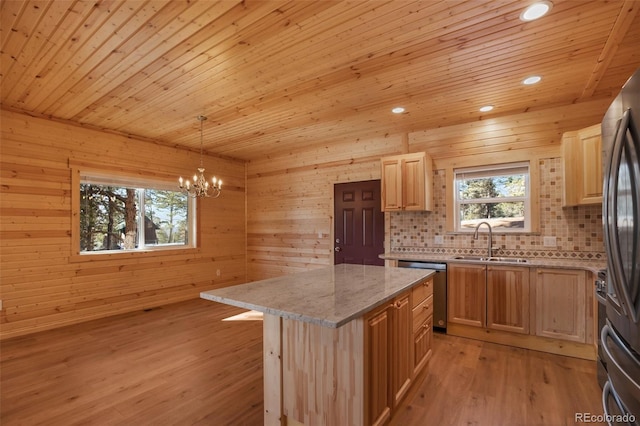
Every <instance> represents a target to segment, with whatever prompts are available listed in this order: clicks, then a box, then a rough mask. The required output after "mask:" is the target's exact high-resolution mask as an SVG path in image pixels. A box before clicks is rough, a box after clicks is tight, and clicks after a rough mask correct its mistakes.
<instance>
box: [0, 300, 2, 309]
mask: <svg viewBox="0 0 640 426" xmlns="http://www.w3.org/2000/svg"><path fill="white" fill-rule="evenodd" d="M1 310H2V300H0V311H1Z"/></svg>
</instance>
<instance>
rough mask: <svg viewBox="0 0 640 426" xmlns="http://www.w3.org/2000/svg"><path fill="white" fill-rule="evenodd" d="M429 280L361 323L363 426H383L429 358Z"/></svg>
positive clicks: (431, 307) (430, 290) (377, 310)
mask: <svg viewBox="0 0 640 426" xmlns="http://www.w3.org/2000/svg"><path fill="white" fill-rule="evenodd" d="M432 294H433V279H432V278H429V279H427V280H426V281H424V282H423V283H421V284H418V285H416V286H415V287H414V288H413V289H412V290H409V291H407V292H405V293H402V294H400V295H399V296H397V297H396V298H395V299H394V300H392V301H391V302H389V303H387V304H386V305H385V306H381V307H380V308H378V309H376V310H374V311H372V312H371V313H369V314H368V315H367V316H366V319H365V347H366V352H365V353H366V354H367V355H366V357H367V359H366V363H365V374H366V380H365V392H366V394H367V396H366V398H367V404H366V408H365V411H366V416H365V424H368V425H383V424H385V423H386V422H387V421H388V420H389V419H390V418H391V415H392V414H393V410H394V409H395V407H397V406H398V405H399V403H400V401H401V400H402V398H403V397H404V396H405V395H406V393H407V391H408V390H409V388H410V386H411V385H412V383H413V380H414V378H415V377H416V375H417V374H419V373H420V372H421V371H422V369H423V368H424V367H425V365H426V364H427V361H428V360H429V358H430V356H431V340H432V335H433V328H432V325H433V296H432Z"/></svg>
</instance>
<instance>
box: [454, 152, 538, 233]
mask: <svg viewBox="0 0 640 426" xmlns="http://www.w3.org/2000/svg"><path fill="white" fill-rule="evenodd" d="M454 181H455V182H454V183H455V185H454V187H455V196H454V200H455V210H454V215H455V216H456V217H455V221H454V223H455V231H458V232H465V231H473V230H475V227H476V226H477V225H478V224H479V223H480V222H483V221H484V222H488V223H489V224H490V225H491V227H492V228H493V230H494V231H498V232H530V231H531V214H530V212H531V203H530V198H531V193H530V189H529V188H530V183H529V163H513V164H500V165H494V166H491V167H473V168H465V169H455V170H454Z"/></svg>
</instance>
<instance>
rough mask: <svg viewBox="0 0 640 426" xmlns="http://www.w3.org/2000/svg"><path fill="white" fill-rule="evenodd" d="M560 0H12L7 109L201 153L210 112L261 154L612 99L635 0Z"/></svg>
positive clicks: (630, 62) (630, 61) (225, 134)
mask: <svg viewBox="0 0 640 426" xmlns="http://www.w3.org/2000/svg"><path fill="white" fill-rule="evenodd" d="M553 3H554V7H553V9H552V10H551V12H550V13H549V14H548V15H547V16H545V17H544V18H542V19H541V20H538V21H534V22H528V23H525V22H522V21H520V20H519V15H520V13H521V11H522V9H523V7H525V6H526V4H525V3H523V2H522V1H520V0H503V1H495V0H472V1H469V0H467V1H424V0H403V1H393V0H385V1H382V0H380V1H375V2H373V3H370V2H366V1H354V2H344V1H307V0H260V1H240V0H227V1H205V0H198V1H189V2H175V1H169V0H138V1H135V2H134V3H131V2H128V1H126V0H114V1H109V2H98V3H95V2H94V1H89V0H80V1H76V2H66V1H40V0H11V1H3V2H2V3H1V5H0V14H1V17H0V19H1V22H0V24H1V25H0V29H1V31H2V32H1V36H2V37H1V42H0V43H1V49H0V58H1V61H0V75H2V80H1V82H0V86H1V87H0V89H1V90H0V93H1V96H2V105H3V108H8V109H12V110H18V111H24V112H27V113H30V114H33V115H38V116H41V117H52V118H54V119H57V120H64V121H65V122H69V123H70V122H73V123H82V124H83V125H86V126H91V127H93V128H95V129H102V130H106V131H109V132H117V133H120V134H123V135H136V138H138V139H147V140H153V141H161V142H163V143H164V144H166V145H168V146H182V147H187V148H191V149H197V148H198V142H199V140H198V138H197V137H194V136H195V132H196V130H197V128H198V124H197V123H196V121H195V119H194V118H195V117H196V116H198V115H200V114H204V115H207V116H208V117H209V119H210V120H209V121H208V122H207V125H206V126H205V149H206V150H208V151H210V152H211V153H215V154H218V155H227V156H232V157H234V158H240V159H244V160H255V159H261V158H265V157H267V156H273V155H275V156H278V155H283V154H286V153H288V152H290V151H292V150H295V149H297V148H298V147H300V145H304V146H311V145H313V146H316V147H322V146H323V145H325V144H326V143H327V142H329V143H340V142H343V141H352V140H355V139H358V138H361V139H372V138H381V137H384V136H385V135H388V134H407V133H410V132H413V131H419V130H424V129H435V128H441V127H447V126H452V125H458V124H461V123H473V122H477V121H479V120H480V119H483V118H488V117H500V116H504V115H513V114H516V113H523V112H527V111H539V110H541V109H546V108H548V107H550V106H567V105H572V104H574V103H578V104H579V103H583V102H585V101H589V100H591V99H599V100H608V99H611V97H612V96H613V95H614V94H615V92H617V91H618V90H619V88H620V87H621V85H622V84H623V83H624V81H625V80H626V79H627V78H628V77H629V76H630V75H631V74H632V73H633V71H634V70H635V69H636V68H637V67H638V66H640V56H638V54H637V46H638V45H639V44H640V22H639V19H640V14H639V13H638V12H637V11H638V9H639V8H640V7H639V6H638V2H636V1H632V0H611V1H604V0H591V1H575V0H554V2H553ZM532 73H536V74H540V75H542V77H543V80H542V82H541V83H540V84H538V85H536V86H532V87H529V86H523V85H522V84H521V81H522V80H523V79H524V78H525V77H527V76H529V75H530V74H532ZM487 103H492V104H493V105H495V109H494V110H493V111H492V112H491V113H481V112H479V110H478V109H479V107H480V106H482V105H484V104H487ZM397 105H402V106H404V107H405V108H406V112H405V113H403V114H400V115H396V114H391V113H390V109H391V108H392V107H394V106H397ZM320 136H321V137H320ZM545 139H546V138H544V139H543V140H545ZM547 140H548V139H547ZM528 142H529V140H528V139H521V140H519V141H518V142H517V143H518V144H519V145H520V147H524V146H526V144H527V143H528ZM427 151H429V150H427ZM400 152H402V151H400ZM404 152H407V151H406V150H405V151H404ZM409 152H411V151H409ZM413 152H415V150H414V151H413Z"/></svg>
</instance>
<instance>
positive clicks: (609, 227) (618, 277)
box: [604, 110, 640, 323]
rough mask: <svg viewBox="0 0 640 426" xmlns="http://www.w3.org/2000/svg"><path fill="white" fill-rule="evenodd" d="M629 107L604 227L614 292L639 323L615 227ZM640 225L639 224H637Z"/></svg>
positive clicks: (609, 183) (620, 128)
mask: <svg viewBox="0 0 640 426" xmlns="http://www.w3.org/2000/svg"><path fill="white" fill-rule="evenodd" d="M630 116H631V113H630V110H626V111H625V112H624V114H623V115H622V119H621V120H620V122H619V123H618V129H617V130H616V136H615V140H614V144H613V151H612V155H611V163H610V165H609V166H610V167H609V170H608V173H607V183H606V184H605V187H604V190H605V191H606V201H605V202H606V207H605V212H606V226H605V239H606V242H607V244H605V248H606V251H607V263H608V265H609V269H610V273H611V275H612V279H611V280H610V282H611V284H612V285H613V288H614V291H615V293H616V296H617V298H618V300H620V304H621V305H622V309H623V310H624V313H625V315H627V316H628V317H629V318H631V320H632V321H633V322H636V323H637V322H638V312H637V311H636V309H635V305H634V303H633V301H632V299H631V294H629V289H628V288H627V287H626V285H625V282H626V278H625V275H624V269H623V266H622V259H621V258H622V253H621V252H620V242H619V239H618V233H617V229H616V224H617V223H616V222H617V210H618V200H617V195H616V194H617V192H618V179H617V178H618V176H617V173H618V170H619V168H620V162H621V160H622V150H623V149H624V139H625V137H626V134H627V130H628V129H629V120H630ZM638 225H640V224H638Z"/></svg>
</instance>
